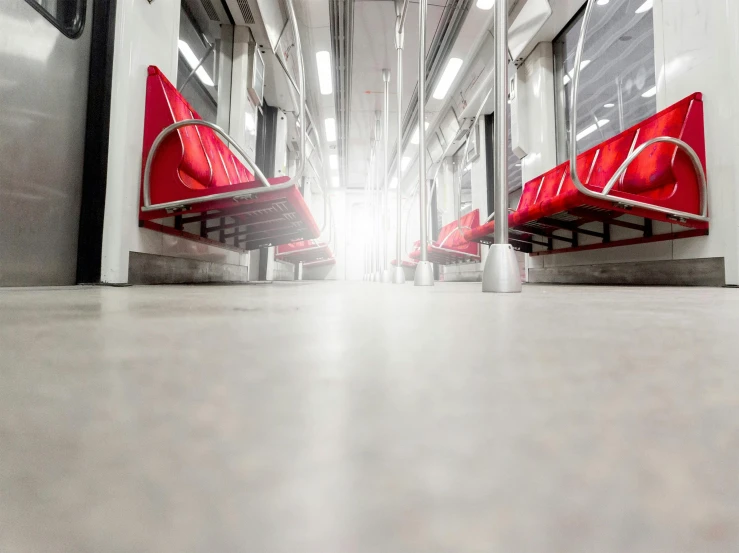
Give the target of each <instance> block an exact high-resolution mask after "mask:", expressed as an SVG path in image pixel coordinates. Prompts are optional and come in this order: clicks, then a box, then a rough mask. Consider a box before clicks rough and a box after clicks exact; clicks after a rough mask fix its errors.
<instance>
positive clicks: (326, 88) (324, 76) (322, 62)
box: [316, 50, 334, 96]
mask: <svg viewBox="0 0 739 553" xmlns="http://www.w3.org/2000/svg"><path fill="white" fill-rule="evenodd" d="M316 63H317V64H318V84H319V85H320V88H321V94H323V95H324V96H325V95H327V94H331V93H332V92H333V91H334V84H333V81H332V80H331V54H329V53H328V52H327V51H326V50H322V51H320V52H316Z"/></svg>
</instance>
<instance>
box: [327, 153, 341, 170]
mask: <svg viewBox="0 0 739 553" xmlns="http://www.w3.org/2000/svg"><path fill="white" fill-rule="evenodd" d="M328 162H329V166H330V167H331V169H338V168H339V156H337V155H336V154H331V155H330V156H328Z"/></svg>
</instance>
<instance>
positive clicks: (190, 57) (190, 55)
mask: <svg viewBox="0 0 739 553" xmlns="http://www.w3.org/2000/svg"><path fill="white" fill-rule="evenodd" d="M178 46H179V49H180V53H181V54H182V56H183V57H184V58H185V62H187V65H188V66H189V67H190V69H192V68H193V67H196V66H197V65H198V64H199V63H200V59H199V58H198V57H197V56H196V55H195V52H193V51H192V48H190V45H189V44H188V43H187V42H185V41H184V40H180V41H179V42H178ZM195 76H196V77H197V78H198V79H200V82H201V83H203V84H204V85H205V86H215V84H214V83H213V79H211V78H210V75H208V72H207V71H206V70H205V67H203V66H202V65H201V66H200V67H198V70H197V71H195Z"/></svg>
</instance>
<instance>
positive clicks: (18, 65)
mask: <svg viewBox="0 0 739 553" xmlns="http://www.w3.org/2000/svg"><path fill="white" fill-rule="evenodd" d="M49 11H50V13H52V14H53V13H55V12H54V10H49ZM91 12H92V2H91V0H88V5H87V13H86V19H87V22H90V21H92V17H91V15H92V13H91ZM46 15H47V16H48V14H46ZM47 16H45V15H43V14H42V13H41V12H40V11H38V10H36V9H34V8H33V7H32V6H31V5H29V4H28V3H26V2H24V1H21V0H13V1H12V2H0V98H2V101H0V286H37V285H69V284H75V277H76V275H75V272H76V257H77V238H78V228H79V212H80V197H81V190H82V168H83V157H84V137H85V116H86V110H87V87H88V70H89V57H90V36H91V29H90V28H89V25H87V24H86V25H84V26H83V27H82V31H81V33H79V35H78V37H77V38H74V39H73V38H69V37H67V36H65V35H64V34H63V33H62V32H61V31H60V30H59V28H57V27H56V26H55V25H53V24H52V23H51V21H50V20H49V19H48V18H47Z"/></svg>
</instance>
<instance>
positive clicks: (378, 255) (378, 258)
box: [373, 111, 383, 282]
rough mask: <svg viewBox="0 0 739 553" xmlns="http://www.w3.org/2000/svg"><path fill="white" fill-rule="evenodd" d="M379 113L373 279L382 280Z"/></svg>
mask: <svg viewBox="0 0 739 553" xmlns="http://www.w3.org/2000/svg"><path fill="white" fill-rule="evenodd" d="M381 115H382V114H381V113H380V112H379V111H376V112H375V145H374V148H375V167H374V173H373V175H374V179H375V194H374V196H375V236H376V242H375V281H376V282H381V281H382V252H383V247H382V178H381V176H380V167H381V166H380V160H379V158H380V140H382V136H381V133H382V126H381V125H382V124H381V123H380V117H381Z"/></svg>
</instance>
